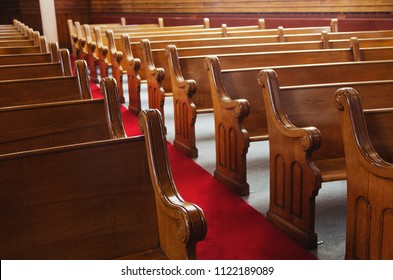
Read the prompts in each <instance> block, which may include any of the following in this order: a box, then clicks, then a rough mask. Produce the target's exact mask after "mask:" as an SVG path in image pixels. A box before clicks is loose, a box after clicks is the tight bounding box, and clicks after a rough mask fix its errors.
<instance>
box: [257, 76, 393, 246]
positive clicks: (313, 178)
mask: <svg viewBox="0 0 393 280" xmlns="http://www.w3.org/2000/svg"><path fill="white" fill-rule="evenodd" d="M258 81H259V83H260V85H261V88H262V90H261V91H262V95H263V98H264V103H265V108H266V117H267V125H268V131H269V161H270V203H269V210H268V212H267V215H266V216H267V219H268V220H269V221H270V222H272V223H273V224H275V225H276V226H277V227H279V228H281V229H282V230H283V231H285V232H287V233H288V235H290V236H291V237H292V238H293V239H294V240H296V241H297V242H298V243H299V244H301V245H302V246H304V247H305V248H309V249H311V248H316V246H317V234H316V233H315V198H316V196H317V195H318V191H319V189H320V188H321V186H322V183H324V182H332V181H340V180H345V179H346V177H347V176H346V166H345V156H344V147H343V138H342V134H341V129H340V122H339V119H338V112H337V109H336V108H335V107H334V104H333V101H334V94H335V92H336V91H337V90H338V89H339V88H341V87H344V86H348V87H354V88H357V89H358V91H359V92H360V93H361V97H362V100H363V106H364V108H365V109H376V108H382V107H392V104H393V98H392V92H393V91H392V90H393V81H392V80H385V81H363V82H345V83H332V84H316V85H302V86H286V87H280V85H279V82H278V79H277V75H276V73H275V72H274V70H270V69H265V70H261V72H260V74H259V76H258Z"/></svg>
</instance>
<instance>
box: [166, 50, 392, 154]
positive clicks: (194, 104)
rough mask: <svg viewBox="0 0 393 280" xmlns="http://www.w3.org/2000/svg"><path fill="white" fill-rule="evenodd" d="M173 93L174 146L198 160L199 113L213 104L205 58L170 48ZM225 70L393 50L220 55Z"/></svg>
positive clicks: (365, 57) (387, 55)
mask: <svg viewBox="0 0 393 280" xmlns="http://www.w3.org/2000/svg"><path fill="white" fill-rule="evenodd" d="M167 56H168V64H169V65H170V68H169V69H170V74H169V75H170V78H171V84H172V91H173V104H174V114H175V116H174V122H175V140H174V145H175V146H176V147H177V148H178V149H180V150H181V151H182V152H184V153H185V154H186V155H187V156H189V157H197V156H198V150H197V148H196V143H195V122H196V118H197V114H202V113H212V112H213V104H212V98H211V91H210V86H209V83H207V81H208V73H207V71H206V69H205V66H204V60H205V57H206V56H186V57H179V56H178V55H177V51H176V47H175V46H173V45H169V46H168V47H167ZM218 58H219V59H220V64H221V68H222V69H229V68H246V67H247V68H249V67H260V68H262V67H272V66H276V65H277V66H278V65H292V64H315V63H329V62H350V61H369V60H382V59H393V47H384V48H357V47H356V46H353V47H351V48H346V49H331V50H330V49H329V50H306V51H287V52H263V53H242V54H223V55H218Z"/></svg>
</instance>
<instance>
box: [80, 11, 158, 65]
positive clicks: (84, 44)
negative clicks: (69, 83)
mask: <svg viewBox="0 0 393 280" xmlns="http://www.w3.org/2000/svg"><path fill="white" fill-rule="evenodd" d="M122 19H123V20H122V23H121V24H83V27H82V26H81V25H80V23H79V22H75V28H76V31H77V32H76V33H77V37H78V38H77V43H76V53H77V58H78V59H86V56H87V54H88V49H87V48H88V41H94V42H95V41H96V38H95V36H92V37H91V34H93V35H94V32H93V29H94V28H99V29H100V30H104V31H106V30H119V32H122V31H121V30H124V32H127V31H128V30H136V31H141V30H149V29H150V28H153V27H155V28H158V27H159V24H133V25H125V18H122ZM88 36H90V38H88Z"/></svg>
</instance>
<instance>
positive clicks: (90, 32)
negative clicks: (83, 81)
mask: <svg viewBox="0 0 393 280" xmlns="http://www.w3.org/2000/svg"><path fill="white" fill-rule="evenodd" d="M132 26H133V27H134V28H138V27H139V29H143V28H147V27H148V26H156V27H162V26H164V22H163V19H162V18H158V23H157V24H141V25H139V24H138V25H132ZM107 29H113V28H110V27H109V26H103V25H91V24H90V25H88V24H84V25H83V31H84V39H83V41H82V42H83V43H82V44H83V47H82V50H83V52H79V53H78V54H82V55H83V59H85V60H86V61H87V62H88V65H89V69H90V78H91V80H92V81H93V82H98V73H97V66H98V60H99V57H100V54H99V53H98V49H101V48H103V46H104V41H103V39H102V38H101V36H102V35H101V34H102V33H101V31H106V30H107ZM97 36H99V37H97ZM105 46H106V47H104V48H106V52H107V51H108V47H107V44H106V45H105ZM108 64H110V63H109V62H108ZM105 71H107V69H105ZM103 76H104V77H106V76H108V74H107V73H105V74H104V75H103Z"/></svg>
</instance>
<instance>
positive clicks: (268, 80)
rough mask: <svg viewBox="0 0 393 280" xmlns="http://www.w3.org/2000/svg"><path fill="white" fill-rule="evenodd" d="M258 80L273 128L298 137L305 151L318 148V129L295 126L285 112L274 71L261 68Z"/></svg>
mask: <svg viewBox="0 0 393 280" xmlns="http://www.w3.org/2000/svg"><path fill="white" fill-rule="evenodd" d="M258 82H259V85H260V86H261V87H262V92H263V98H264V100H265V106H266V113H267V115H268V119H270V120H271V121H272V122H273V123H274V126H275V128H277V129H278V130H279V131H280V133H281V134H283V135H284V136H286V137H294V138H300V141H299V144H300V147H301V148H302V149H303V150H305V151H312V150H316V149H318V148H319V147H320V144H321V133H320V131H319V130H318V129H317V128H316V127H301V128H300V127H296V126H295V125H293V124H292V123H291V121H290V120H289V119H288V117H287V115H286V114H285V112H284V109H283V106H282V104H281V101H280V95H279V92H280V87H279V83H278V78H277V74H276V72H275V71H274V70H272V69H264V70H261V72H259V75H258ZM268 121H269V120H268Z"/></svg>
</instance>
